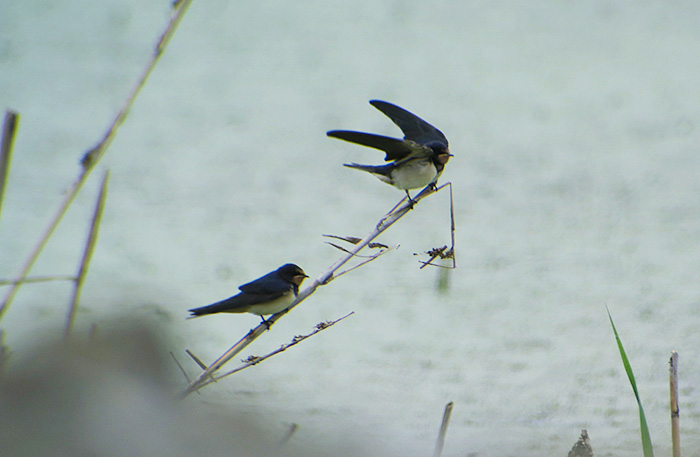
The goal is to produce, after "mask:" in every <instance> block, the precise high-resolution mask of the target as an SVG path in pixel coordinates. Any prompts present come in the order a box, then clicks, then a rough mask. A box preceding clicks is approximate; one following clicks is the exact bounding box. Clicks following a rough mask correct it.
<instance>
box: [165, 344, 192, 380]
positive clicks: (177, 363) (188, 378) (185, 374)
mask: <svg viewBox="0 0 700 457" xmlns="http://www.w3.org/2000/svg"><path fill="white" fill-rule="evenodd" d="M170 357H172V358H173V360H174V361H175V364H176V365H177V367H178V368H179V369H180V371H181V372H182V376H184V377H185V379H186V380H187V382H190V377H189V376H188V375H187V372H186V371H185V369H184V368H183V366H182V365H181V364H180V361H179V360H177V357H175V354H173V351H170Z"/></svg>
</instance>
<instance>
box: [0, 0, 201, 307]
mask: <svg viewBox="0 0 700 457" xmlns="http://www.w3.org/2000/svg"><path fill="white" fill-rule="evenodd" d="M192 1H193V0H182V1H181V2H180V3H179V4H178V5H177V7H176V8H175V9H174V12H173V15H172V16H171V18H170V22H169V23H168V25H167V27H166V28H165V31H164V32H163V34H162V35H161V36H160V38H159V39H158V43H157V45H156V48H155V50H154V51H153V54H152V55H151V58H150V60H149V61H148V63H147V64H146V67H145V69H144V71H143V73H142V74H141V76H140V77H139V79H138V80H137V82H136V84H135V85H134V87H133V88H132V90H131V92H130V94H129V96H128V97H127V99H126V101H125V102H124V105H123V106H122V108H121V110H119V114H117V117H116V118H115V119H114V121H112V124H110V126H109V128H108V129H107V131H106V132H105V135H104V137H103V138H102V140H100V142H99V143H97V145H96V146H94V147H93V148H91V149H90V150H89V151H88V152H87V153H85V155H84V156H83V158H82V160H81V164H82V170H81V171H80V174H79V175H78V178H77V179H76V180H75V181H74V182H73V184H72V185H71V187H70V189H69V190H68V192H67V194H66V196H65V198H64V199H63V201H62V202H61V204H60V206H59V208H58V211H56V214H55V215H54V216H53V218H52V219H51V222H50V223H49V225H48V227H47V228H46V230H45V231H44V233H43V235H42V236H41V238H40V239H39V242H38V243H37V245H36V246H35V247H34V249H33V250H32V252H31V253H30V254H29V257H28V258H27V260H26V261H25V263H24V266H23V267H22V270H21V271H20V273H19V275H17V278H16V279H15V284H14V285H13V286H12V287H11V288H10V290H9V291H8V292H7V294H6V295H5V298H4V299H3V300H2V304H1V305H0V320H2V317H3V316H4V314H5V312H6V311H7V309H8V308H9V307H10V304H11V303H12V300H13V299H14V297H15V295H16V294H17V292H18V290H19V287H20V286H21V285H22V284H23V281H24V278H26V277H27V275H28V274H29V271H30V270H31V269H32V267H33V266H34V263H35V262H36V260H37V258H39V255H40V254H41V252H42V251H43V249H44V247H45V246H46V243H47V242H48V241H49V238H51V235H53V233H54V231H55V230H56V227H57V226H58V224H59V223H60V222H61V220H62V219H63V216H65V214H66V212H67V211H68V208H69V207H70V205H71V204H72V203H73V200H75V197H76V196H77V195H78V193H79V192H80V189H81V188H82V187H83V184H84V183H85V181H86V179H87V178H88V176H89V175H90V172H91V171H92V170H93V169H94V168H95V166H96V165H97V163H98V162H99V161H100V159H101V158H102V157H103V156H104V154H105V152H106V151H107V149H108V148H109V145H110V144H111V143H112V140H113V139H114V137H115V135H116V133H117V130H118V128H119V126H121V125H122V123H123V122H124V119H126V116H127V114H128V112H129V109H130V108H131V105H132V104H133V103H134V100H135V99H136V96H137V95H138V93H139V92H140V90H141V88H142V87H143V86H144V85H145V84H146V80H147V79H148V77H149V76H150V74H151V72H152V71H153V68H154V67H155V65H156V63H157V62H158V59H159V57H160V56H161V55H162V54H163V51H164V49H165V46H166V45H167V44H168V41H169V40H170V38H171V37H172V35H173V33H175V29H176V28H177V25H178V24H179V23H180V20H181V19H182V16H183V15H184V14H185V11H187V8H188V7H189V6H190V4H191V3H192Z"/></svg>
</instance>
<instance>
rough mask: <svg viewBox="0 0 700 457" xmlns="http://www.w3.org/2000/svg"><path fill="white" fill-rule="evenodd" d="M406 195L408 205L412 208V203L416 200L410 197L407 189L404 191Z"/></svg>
mask: <svg viewBox="0 0 700 457" xmlns="http://www.w3.org/2000/svg"><path fill="white" fill-rule="evenodd" d="M406 197H408V205H409V206H410V207H411V209H413V205H415V204H416V201H415V200H414V199H412V198H411V194H409V193H408V191H406Z"/></svg>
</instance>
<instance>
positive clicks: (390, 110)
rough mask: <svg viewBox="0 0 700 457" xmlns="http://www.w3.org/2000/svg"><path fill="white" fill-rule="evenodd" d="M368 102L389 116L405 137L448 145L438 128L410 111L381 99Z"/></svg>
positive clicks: (424, 142)
mask: <svg viewBox="0 0 700 457" xmlns="http://www.w3.org/2000/svg"><path fill="white" fill-rule="evenodd" d="M370 104H371V105H372V106H374V107H375V108H377V109H378V110H379V111H381V112H382V113H384V114H385V115H386V116H387V117H389V119H391V120H392V121H393V122H394V124H396V125H397V126H398V127H399V128H400V129H401V131H402V132H403V134H404V135H405V139H407V140H411V141H415V142H416V143H418V144H423V145H426V144H430V143H435V142H438V143H441V144H444V145H445V148H447V147H448V143H447V138H446V137H445V135H444V134H443V133H442V132H441V131H440V130H438V129H437V128H435V127H434V126H432V125H430V124H428V123H427V122H425V121H424V120H423V119H421V118H419V117H418V116H416V115H415V114H413V113H411V112H410V111H406V110H405V109H403V108H401V107H399V106H396V105H394V104H392V103H389V102H384V101H382V100H370Z"/></svg>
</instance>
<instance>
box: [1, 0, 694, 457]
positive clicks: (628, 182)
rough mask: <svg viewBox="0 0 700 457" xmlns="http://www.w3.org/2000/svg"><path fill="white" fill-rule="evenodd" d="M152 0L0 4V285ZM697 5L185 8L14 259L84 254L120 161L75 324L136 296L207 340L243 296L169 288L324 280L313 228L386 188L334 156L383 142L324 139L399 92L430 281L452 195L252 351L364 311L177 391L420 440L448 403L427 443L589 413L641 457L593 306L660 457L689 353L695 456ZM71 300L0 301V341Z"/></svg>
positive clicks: (13, 340) (119, 73) (319, 433)
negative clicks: (432, 164)
mask: <svg viewBox="0 0 700 457" xmlns="http://www.w3.org/2000/svg"><path fill="white" fill-rule="evenodd" d="M169 9H170V5H169V4H168V3H167V2H165V1H161V2H155V1H151V2H142V1H136V0H102V1H99V2H95V1H88V0H82V1H79V0H73V1H63V2H48V1H39V0H32V1H17V0H15V1H4V2H2V3H0V104H1V105H2V108H3V109H4V108H12V109H15V110H17V111H19V112H20V114H21V120H20V125H19V131H18V136H17V139H16V142H15V148H14V157H13V163H12V169H11V175H10V181H9V187H8V193H7V196H6V199H5V204H4V208H3V214H2V219H1V220H0V252H1V254H0V277H4V278H8V277H12V276H14V275H15V274H16V273H17V272H18V271H19V268H20V266H21V264H22V262H23V261H24V259H25V258H26V256H27V254H28V252H29V250H30V249H31V247H32V246H33V245H34V243H35V242H36V240H37V239H38V237H39V235H40V234H41V233H42V231H43V230H44V228H45V226H46V224H47V223H48V221H49V219H50V217H51V216H52V214H53V213H54V211H55V209H56V207H57V205H58V203H59V201H60V200H61V198H62V195H63V193H64V192H65V190H66V189H67V187H68V186H69V184H70V182H72V180H73V179H74V178H75V177H76V176H77V174H78V171H79V160H80V158H81V156H82V154H83V153H84V151H86V150H87V149H88V148H90V147H91V146H93V145H94V144H95V143H96V142H97V141H98V140H99V139H100V138H101V136H102V135H103V132H104V131H105V129H106V127H107V126H108V124H109V123H110V122H111V120H112V119H113V117H114V116H115V115H116V113H117V110H118V109H119V107H120V106H121V104H122V102H123V100H124V99H125V97H126V95H127V93H128V91H129V89H130V88H131V87H132V85H133V83H134V81H135V80H136V78H137V77H138V75H139V74H140V72H141V70H142V68H143V66H144V65H145V62H146V61H147V59H148V58H149V56H150V54H151V52H152V49H153V46H154V43H155V41H156V39H157V37H158V35H159V34H160V32H161V31H162V29H163V27H164V25H165V23H166V21H167V17H168V14H169ZM698 17H700V4H699V3H697V2H692V1H680V2H674V3H673V4H672V5H671V4H668V3H663V2H662V3H658V2H657V3H654V2H640V1H634V0H630V1H619V2H615V1H610V0H594V1H588V2H553V1H546V0H534V1H529V2H514V1H508V0H497V1H491V2H483V1H465V2H456V1H444V2H443V1H438V2H419V1H404V2H399V1H392V2H387V1H376V0H364V1H357V2H341V1H326V2H311V1H296V2H287V1H265V2H259V1H240V2H229V1H223V0H196V1H195V2H194V4H193V5H192V7H191V8H190V10H189V11H188V13H187V15H186V16H185V18H184V20H183V22H182V24H181V25H180V28H179V29H178V31H177V33H176V34H175V36H174V38H173V40H172V42H171V44H170V46H169V48H168V49H167V51H166V53H165V54H164V55H163V57H162V59H161V61H160V63H159V64H158V66H157V67H156V69H155V71H154V73H153V75H152V77H151V78H150V80H149V81H148V83H147V85H146V87H145V88H144V90H143V91H142V93H141V95H140V97H139V99H138V100H137V102H136V104H135V105H134V107H133V109H132V110H131V112H130V113H129V117H128V119H127V122H126V123H125V124H124V125H123V127H122V128H121V129H120V132H119V134H118V135H117V137H116V140H115V141H114V143H113V144H112V146H111V148H110V150H109V152H108V153H107V156H106V157H105V159H104V160H103V161H102V162H101V164H100V165H99V167H98V170H96V173H95V174H94V175H93V176H92V177H91V179H90V181H89V182H88V183H87V185H86V187H85V188H84V190H83V192H82V193H81V194H80V196H79V197H78V200H77V202H76V204H75V205H74V206H73V208H72V209H71V210H70V212H69V213H68V215H67V217H66V219H65V221H64V222H63V224H62V225H61V226H60V228H59V230H58V232H57V233H56V236H55V237H54V238H53V240H52V242H51V243H50V244H49V246H48V248H47V250H46V252H45V253H44V255H43V256H42V257H41V259H40V260H39V262H38V264H37V265H36V268H35V269H34V270H33V275H47V274H66V273H72V272H73V271H74V270H75V269H76V268H77V264H78V260H79V255H80V253H81V250H82V245H83V243H84V240H85V237H86V233H87V229H88V225H89V217H90V213H91V211H92V208H93V205H94V199H95V196H96V194H97V189H98V185H99V182H98V181H99V179H98V177H99V174H100V173H101V171H103V170H106V169H109V170H110V172H111V181H110V188H109V196H108V200H107V206H106V213H105V218H104V221H103V224H102V228H101V233H100V239H99V242H98V245H97V249H96V252H95V256H94V259H93V263H92V266H91V271H90V274H89V276H88V280H87V283H86V285H85V289H84V296H83V300H82V308H81V310H80V313H79V314H78V318H77V326H78V331H81V330H85V329H88V328H89V327H90V326H91V325H92V324H97V325H98V328H99V325H100V323H101V322H104V321H105V319H107V318H113V317H115V316H121V315H130V316H131V317H134V318H136V319H139V320H143V321H146V322H151V323H154V324H156V325H158V326H159V327H160V328H162V329H163V331H165V332H168V333H170V334H171V335H172V336H171V338H170V345H171V350H173V351H175V352H176V353H178V354H183V351H184V349H185V348H189V349H191V350H193V351H194V352H195V353H197V354H198V355H199V356H200V357H202V358H203V359H204V360H205V361H212V360H213V359H214V358H215V357H217V356H218V355H219V354H220V353H221V352H223V351H224V350H225V349H227V348H228V347H229V346H230V345H231V344H232V343H233V342H234V341H236V340H237V339H238V338H239V337H240V336H242V335H243V334H244V333H245V332H246V331H247V330H248V329H249V328H251V327H252V326H254V325H256V324H257V322H258V318H257V317H256V316H253V315H231V316H226V315H224V316H217V317H207V318H202V319H197V320H190V321H186V320H185V316H186V315H187V313H186V310H187V309H188V308H190V307H193V306H199V305H204V304H208V303H210V302H213V301H216V300H219V299H222V298H225V297H227V296H229V295H232V294H233V293H235V292H236V287H237V286H238V285H240V284H242V283H244V282H247V281H249V280H251V279H254V278H256V277H258V276H260V275H261V274H263V273H266V272H267V271H270V270H272V269H274V268H277V267H278V266H279V265H281V264H283V263H285V262H294V263H297V264H299V265H300V266H302V267H303V268H304V269H305V270H306V272H307V273H308V274H309V275H311V276H312V277H314V276H316V275H318V274H320V273H321V272H322V271H323V270H325V269H326V268H327V267H328V266H329V265H330V264H332V263H333V262H334V261H335V260H336V259H337V258H338V257H339V256H340V253H339V252H338V251H336V250H334V249H333V248H331V247H329V246H328V245H326V244H324V239H323V238H322V237H321V235H322V234H324V233H334V234H341V235H355V236H364V235H365V234H366V233H367V232H368V231H369V230H370V229H371V228H372V227H373V225H374V224H375V223H376V222H377V220H378V219H379V218H380V217H381V215H382V214H384V212H386V211H387V210H388V209H390V208H391V206H393V204H394V203H396V202H397V201H398V200H399V199H400V198H401V192H400V191H398V190H396V189H393V188H391V187H389V186H386V185H384V184H382V183H380V182H379V181H378V180H376V179H374V178H373V177H372V176H370V175H368V174H364V173H359V172H357V171H354V170H349V169H345V168H343V167H342V166H341V164H342V163H343V162H348V161H357V162H361V163H380V162H381V159H382V154H381V153H380V152H378V151H374V150H371V149H368V148H362V147H359V146H353V145H350V144H346V143H342V142H339V141H336V140H331V139H328V138H326V136H325V132H326V131H327V130H330V129H337V128H342V129H357V130H364V131H370V132H376V133H381V134H387V135H395V136H399V135H400V133H399V131H398V129H397V128H396V127H395V126H394V125H393V124H392V123H391V122H390V121H389V120H388V119H387V118H385V117H384V116H383V115H382V114H381V113H379V112H378V111H376V110H375V109H373V108H372V107H371V106H370V105H369V104H367V101H368V100H370V99H372V98H379V99H383V100H388V101H391V102H394V103H397V104H399V105H401V106H403V107H405V108H407V109H408V110H410V111H412V112H414V113H416V114H418V115H420V116H421V117H423V118H424V119H426V120H428V121H429V122H431V123H433V124H434V125H436V126H437V127H439V128H440V129H441V130H442V131H443V132H444V133H445V134H446V135H447V137H448V138H449V140H450V146H451V150H452V152H453V153H454V155H455V157H454V158H453V159H452V160H451V161H450V163H449V164H448V166H447V168H446V171H445V173H444V174H443V178H442V182H447V181H452V183H453V185H454V197H455V206H456V224H457V262H458V269H456V270H454V271H452V272H451V273H450V287H449V290H448V291H446V292H439V291H438V290H437V289H436V282H437V275H438V271H437V269H430V268H429V269H424V270H419V269H418V267H419V264H418V261H417V258H416V257H415V256H414V255H413V253H415V252H421V251H424V250H427V249H430V248H432V247H435V246H439V245H442V244H446V243H448V242H449V225H448V224H449V219H448V217H449V213H448V210H449V207H448V204H449V203H448V200H447V195H446V194H445V193H442V192H441V193H440V194H438V195H436V196H433V197H431V198H429V199H427V200H425V201H424V202H422V203H421V204H420V205H419V206H418V207H417V208H416V210H415V211H414V212H413V213H412V214H409V215H408V216H407V217H406V218H405V219H404V220H402V221H401V222H400V223H399V224H398V225H397V226H396V227H394V228H392V229H391V230H390V231H389V232H387V233H386V234H385V235H383V236H382V238H381V239H380V241H382V242H384V243H386V244H392V245H393V244H400V245H401V248H400V249H399V250H398V251H396V252H394V253H391V254H389V255H386V256H384V257H382V258H381V259H380V260H377V261H376V262H374V263H372V264H371V265H369V266H367V267H364V268H362V269H360V270H357V271H355V272H353V273H352V274H350V275H347V276H344V277H343V278H342V279H339V280H338V281H336V282H334V283H332V285H330V286H329V287H326V288H321V289H320V290H319V291H318V292H317V293H316V294H315V295H314V296H312V297H311V298H310V299H309V300H307V301H306V302H304V303H303V304H302V305H301V306H300V307H299V308H297V309H295V310H294V312H293V313H291V314H290V315H289V316H287V317H285V318H284V319H283V320H282V321H280V323H279V324H278V325H276V326H275V327H274V328H273V330H272V332H270V333H269V334H268V335H266V336H265V337H264V338H262V339H260V340H258V341H257V342H256V343H255V345H254V346H253V347H251V348H250V353H255V354H262V353H265V352H267V351H269V350H272V349H274V348H276V347H278V346H279V345H280V344H282V343H284V342H287V341H288V340H290V339H291V337H292V336H293V335H295V334H300V333H306V332H308V331H310V330H311V329H312V327H313V326H314V325H315V324H316V323H317V322H319V321H323V320H326V319H333V318H337V317H340V316H342V315H344V314H346V313H348V312H349V311H355V315H354V316H352V317H351V318H349V319H348V320H346V321H344V322H343V323H341V324H339V325H338V326H336V327H334V328H333V329H330V330H328V331H326V332H324V333H322V334H321V335H318V336H316V337H314V338H313V339H312V340H310V341H307V342H305V343H303V344H302V345H300V346H297V347H296V348H295V349H294V350H291V351H288V352H287V353H285V354H283V355H280V356H278V357H276V358H275V359H272V360H270V361H268V362H266V363H264V364H262V365H260V366H258V367H255V368H252V369H249V370H247V371H245V372H243V373H241V374H239V375H236V376H235V377H233V378H229V379H228V380H226V381H223V382H220V383H218V384H216V385H212V386H209V387H207V388H206V389H205V390H204V391H203V392H202V395H201V396H198V395H193V396H191V397H190V398H188V400H187V401H188V402H193V403H209V404H212V405H216V407H217V408H223V409H226V408H233V409H235V410H237V411H244V412H250V413H251V414H252V413H255V414H257V415H260V416H261V417H263V418H265V419H266V420H268V421H269V422H268V425H267V426H268V427H269V429H270V433H271V434H273V435H277V436H283V435H284V433H285V430H286V428H287V427H288V425H289V424H290V423H298V424H299V426H300V428H299V431H298V432H297V435H295V438H294V439H295V440H298V441H299V442H302V443H303V442H306V443H309V444H313V443H314V442H316V441H320V440H323V441H325V442H334V440H338V441H341V440H346V439H350V440H356V441H358V442H363V443H365V444H368V447H369V448H370V449H375V450H381V451H378V453H384V454H390V453H391V452H392V451H395V452H396V454H397V455H399V454H402V455H406V454H408V455H429V453H431V452H432V449H433V446H434V439H435V437H436V435H437V431H438V427H439V421H440V418H441V415H442V409H443V406H444V404H445V403H447V402H448V401H454V402H455V409H454V412H453V415H452V422H451V425H450V429H449V432H448V435H447V442H446V446H445V454H444V455H446V456H464V455H467V454H469V453H477V454H478V455H493V456H500V455H504V456H505V455H516V454H517V455H565V453H566V452H567V451H568V449H570V447H571V445H572V444H573V443H574V442H575V440H576V438H577V437H578V433H579V431H580V429H582V428H587V429H588V430H589V433H590V436H591V439H592V444H593V447H594V450H595V451H596V453H597V455H603V456H605V455H616V456H628V455H629V456H631V455H639V453H640V449H641V446H640V444H639V434H638V426H639V422H638V417H637V409H636V403H635V400H634V397H633V394H632V391H631V389H630V386H629V384H628V382H627V379H626V376H625V374H624V371H623V369H622V366H621V363H620V357H619V354H618V353H617V349H616V346H615V342H614V338H613V336H612V333H611V329H610V325H609V322H608V318H607V314H606V311H605V307H606V305H607V306H608V307H609V308H610V311H611V313H612V315H613V317H614V318H615V320H616V324H617V326H618V330H619V332H620V334H621V337H622V338H623V341H624V343H625V344H626V348H627V351H628V354H629V356H630V359H631V362H632V364H633V368H634V370H635V373H636V375H637V379H638V383H639V387H640V393H641V396H642V399H643V401H644V405H645V408H646V412H647V418H648V421H649V425H650V428H651V431H652V438H653V440H654V444H655V448H656V451H657V453H658V454H659V455H664V454H665V455H668V454H669V453H670V420H669V412H668V376H667V361H668V357H669V355H670V351H671V350H674V349H675V350H678V351H679V352H680V375H681V426H682V432H683V436H682V445H683V449H684V452H685V454H686V455H695V456H697V455H700V399H699V398H698V396H699V395H700V390H699V389H698V387H697V386H698V384H699V383H700V363H699V362H698V361H699V360H700V331H698V328H700V282H699V279H700V242H699V241H700V158H699V157H698V145H700V128H699V127H698V126H699V123H700V91H699V90H698V86H699V84H698V83H699V82H700V76H699V75H700V30H699V29H698V27H697V18H698ZM3 293H4V290H3ZM69 297H70V285H69V284H67V283H46V284H37V285H25V286H24V287H23V288H22V290H21V292H20V294H19V295H18V296H17V298H16V300H15V302H14V304H13V305H12V307H11V309H10V310H9V312H8V313H7V314H6V316H5V318H4V320H3V322H2V328H3V329H4V330H5V342H6V344H7V345H9V346H10V347H11V348H12V350H13V354H14V357H21V355H22V352H23V350H25V349H26V348H28V347H29V346H31V344H32V341H33V340H35V339H36V338H37V335H42V336H44V337H56V336H60V334H61V332H62V329H63V323H64V316H65V312H66V309H67V303H68V299H69ZM246 355H247V354H246ZM186 363H187V364H188V368H189V369H190V370H191V372H192V373H194V372H195V371H196V369H195V367H194V366H193V365H192V364H191V363H189V361H187V362H186ZM8 369H10V370H11V369H12V365H11V366H10V367H9V368H8ZM178 376H179V374H178V373H176V372H173V379H172V382H173V384H174V385H175V386H176V387H177V386H178V384H181V385H180V387H183V386H184V380H183V379H181V378H180V377H178Z"/></svg>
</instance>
